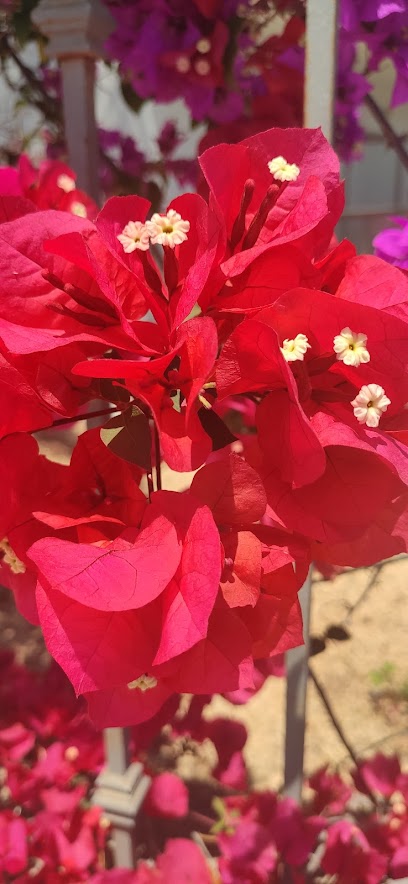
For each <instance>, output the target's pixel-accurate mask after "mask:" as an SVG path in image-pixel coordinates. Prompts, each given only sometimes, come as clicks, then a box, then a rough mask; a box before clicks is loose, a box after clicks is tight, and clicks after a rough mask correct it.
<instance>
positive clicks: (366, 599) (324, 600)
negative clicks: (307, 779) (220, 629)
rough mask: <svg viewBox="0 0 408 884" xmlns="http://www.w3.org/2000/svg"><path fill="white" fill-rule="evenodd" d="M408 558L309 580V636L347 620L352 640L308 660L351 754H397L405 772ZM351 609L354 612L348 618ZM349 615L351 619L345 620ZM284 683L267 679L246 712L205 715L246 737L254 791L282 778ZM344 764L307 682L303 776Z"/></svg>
mask: <svg viewBox="0 0 408 884" xmlns="http://www.w3.org/2000/svg"><path fill="white" fill-rule="evenodd" d="M407 591H408V559H404V560H396V561H390V562H389V563H387V564H386V565H383V566H382V567H381V569H380V570H379V571H378V573H377V569H371V568H368V569H364V570H361V571H351V572H348V573H345V574H342V575H340V576H338V577H337V578H336V579H335V580H334V581H319V580H315V581H314V585H313V595H312V627H311V633H312V635H313V636H316V637H321V636H323V635H324V634H325V632H326V630H327V628H328V627H329V626H331V625H332V624H336V625H339V624H343V623H344V621H345V618H346V617H348V620H347V629H348V631H349V633H350V639H349V640H347V641H341V642H340V641H334V640H332V639H329V640H328V641H327V642H326V647H325V649H324V651H323V652H322V653H320V654H318V655H316V656H314V657H313V658H312V660H311V664H310V665H311V668H312V670H313V672H314V673H315V674H316V676H317V677H318V680H319V682H320V683H321V684H322V685H323V687H324V690H325V693H326V695H327V698H328V700H329V703H330V705H331V707H332V710H333V712H334V714H335V716H336V717H337V719H338V720H339V721H340V722H341V725H342V728H343V731H344V733H345V735H346V738H347V740H348V741H349V743H350V744H351V746H352V747H353V749H354V751H355V753H356V754H357V755H360V756H361V755H366V754H367V755H368V754H372V753H373V752H376V751H379V750H381V751H384V752H387V753H388V752H393V751H398V752H399V753H401V754H402V756H403V761H404V762H405V765H406V766H407V767H408V653H407V650H408V604H407ZM354 605H357V606H356V608H355V610H354V611H352V610H351V609H352V608H353V606H354ZM348 615H349V616H348ZM285 689H286V686H285V680H284V679H276V678H270V679H269V680H268V681H267V682H266V683H265V684H264V686H263V688H262V689H261V690H260V691H259V692H258V694H257V695H256V696H255V697H254V698H253V699H252V700H251V701H250V702H249V703H247V704H246V706H245V707H243V706H240V707H231V704H230V703H227V701H226V700H224V699H223V698H221V697H217V698H216V699H214V701H213V703H212V708H211V712H210V714H211V715H213V714H214V715H220V714H224V715H230V716H231V717H233V718H237V719H239V720H240V721H243V722H244V723H245V724H246V726H247V727H248V730H249V738H248V743H247V747H246V757H247V761H248V763H249V767H250V771H251V773H252V777H253V782H254V785H256V786H257V787H260V788H263V787H274V788H276V787H279V786H280V785H281V784H282V777H283V759H284V740H285ZM328 762H330V763H331V764H333V765H340V767H344V766H347V765H349V763H350V757H349V755H348V752H347V750H346V749H345V746H344V744H343V742H342V741H341V739H340V738H339V736H338V734H337V732H336V730H335V728H334V726H333V724H332V722H331V720H330V718H329V715H328V713H327V712H326V709H325V708H324V706H323V704H322V701H321V699H320V697H319V694H318V693H317V690H316V688H315V687H314V685H313V683H312V682H310V681H309V686H308V702H307V729H306V746H305V772H306V774H309V773H311V772H312V771H313V770H315V769H316V768H317V767H319V766H321V765H323V764H327V763H328Z"/></svg>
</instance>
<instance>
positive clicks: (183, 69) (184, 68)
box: [175, 55, 191, 74]
mask: <svg viewBox="0 0 408 884" xmlns="http://www.w3.org/2000/svg"><path fill="white" fill-rule="evenodd" d="M175 68H176V71H178V72H179V74H187V73H188V71H189V70H190V68H191V63H190V59H189V58H188V56H187V55H179V57H178V58H176V61H175Z"/></svg>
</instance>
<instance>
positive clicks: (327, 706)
mask: <svg viewBox="0 0 408 884" xmlns="http://www.w3.org/2000/svg"><path fill="white" fill-rule="evenodd" d="M309 676H310V678H311V679H312V682H313V684H314V686H315V688H316V690H317V693H318V694H319V697H320V699H321V701H322V703H323V706H324V708H325V709H326V712H327V714H328V716H329V718H330V721H331V723H332V725H333V727H334V728H335V730H336V731H337V733H338V735H339V737H340V739H341V741H342V743H343V745H344V746H345V747H346V749H347V752H348V754H349V755H350V758H351V759H352V760H353V761H354V764H355V765H357V764H358V757H357V754H356V752H355V751H354V749H353V747H352V745H351V743H349V741H348V739H347V737H346V735H345V733H344V730H343V727H342V725H341V724H340V722H339V720H338V718H337V716H336V714H335V713H334V711H333V709H332V707H331V704H330V702H329V699H328V697H327V694H326V691H325V690H324V687H323V685H322V684H321V683H320V681H319V679H318V678H317V675H316V674H315V673H314V672H313V669H312V668H311V666H309ZM373 800H374V799H373Z"/></svg>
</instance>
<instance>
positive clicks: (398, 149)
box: [364, 95, 408, 172]
mask: <svg viewBox="0 0 408 884" xmlns="http://www.w3.org/2000/svg"><path fill="white" fill-rule="evenodd" d="M364 102H365V104H366V106H367V107H368V109H369V110H370V112H371V113H372V115H373V117H375V119H376V120H377V123H378V125H379V126H380V129H381V131H382V133H383V135H384V138H385V140H386V142H387V143H388V145H389V147H392V148H393V150H395V153H396V154H397V156H398V158H399V159H400V161H401V163H402V165H403V166H404V168H405V169H406V170H407V172H408V152H407V150H406V149H405V147H404V145H403V141H402V138H400V137H399V136H398V135H397V133H396V132H395V131H394V129H393V128H392V126H391V125H390V124H389V122H388V120H387V118H386V116H385V114H384V113H383V111H382V110H381V108H380V106H379V105H378V104H377V102H376V101H375V99H374V98H373V97H372V95H366V96H365V99H364Z"/></svg>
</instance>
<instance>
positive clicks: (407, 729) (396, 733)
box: [336, 727, 408, 767]
mask: <svg viewBox="0 0 408 884" xmlns="http://www.w3.org/2000/svg"><path fill="white" fill-rule="evenodd" d="M406 734H408V727H403V728H401V730H399V731H393V733H392V734H386V736H385V737H381V738H380V739H379V740H373V742H372V743H368V745H367V746H363V748H362V749H359V752H358V754H359V756H363V755H365V753H366V752H368V751H370V750H371V749H375V748H376V747H377V746H382V744H383V743H387V742H388V740H393V739H394V737H404V736H405V735H406ZM346 758H347V755H344V757H343V758H341V759H340V761H338V762H337V765H336V767H339V766H340V764H342V762H343V761H345V760H346Z"/></svg>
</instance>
